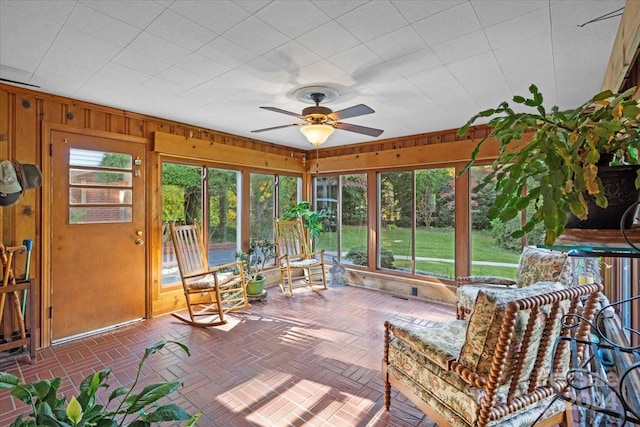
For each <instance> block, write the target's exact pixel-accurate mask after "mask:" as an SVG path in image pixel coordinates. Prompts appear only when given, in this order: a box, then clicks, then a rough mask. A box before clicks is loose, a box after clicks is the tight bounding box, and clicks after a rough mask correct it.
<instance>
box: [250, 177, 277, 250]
mask: <svg viewBox="0 0 640 427" xmlns="http://www.w3.org/2000/svg"><path fill="white" fill-rule="evenodd" d="M273 181H274V175H267V174H261V173H252V174H251V177H250V186H251V199H250V200H251V206H250V208H249V212H250V216H251V238H252V239H256V240H264V239H269V240H271V239H273V218H274V216H275V211H274V205H275V204H274V193H273V189H274V185H273Z"/></svg>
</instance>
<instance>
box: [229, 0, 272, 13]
mask: <svg viewBox="0 0 640 427" xmlns="http://www.w3.org/2000/svg"><path fill="white" fill-rule="evenodd" d="M271 1H272V0H234V1H233V3H234V4H235V5H237V6H239V7H241V8H242V9H244V10H246V11H247V12H249V13H250V14H252V15H253V14H254V13H256V12H257V11H259V10H260V9H262V8H263V7H265V6H266V5H268V4H269V3H271Z"/></svg>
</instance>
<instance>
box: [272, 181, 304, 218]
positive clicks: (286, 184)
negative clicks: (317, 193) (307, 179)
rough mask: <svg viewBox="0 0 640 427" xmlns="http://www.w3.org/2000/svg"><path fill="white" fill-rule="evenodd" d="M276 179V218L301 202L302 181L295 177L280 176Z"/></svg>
mask: <svg viewBox="0 0 640 427" xmlns="http://www.w3.org/2000/svg"><path fill="white" fill-rule="evenodd" d="M277 179H278V181H277V182H278V186H277V188H278V217H280V216H281V215H282V213H283V212H284V211H285V210H286V209H287V208H289V207H291V206H294V205H296V204H297V203H298V201H300V200H301V197H302V195H301V194H300V189H301V188H302V180H301V179H300V178H299V177H297V176H288V175H280V176H278V177H277Z"/></svg>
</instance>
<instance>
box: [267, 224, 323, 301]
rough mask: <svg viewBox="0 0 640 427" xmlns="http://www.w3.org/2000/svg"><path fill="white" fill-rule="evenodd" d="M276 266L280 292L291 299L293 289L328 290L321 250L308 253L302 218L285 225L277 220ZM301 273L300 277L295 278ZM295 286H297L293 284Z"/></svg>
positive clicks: (308, 246) (308, 247)
mask: <svg viewBox="0 0 640 427" xmlns="http://www.w3.org/2000/svg"><path fill="white" fill-rule="evenodd" d="M273 229H274V230H275V234H276V262H277V264H278V267H279V268H280V279H281V280H280V289H281V290H282V293H283V294H284V295H285V296H288V297H290V296H293V289H294V288H295V287H303V286H307V287H309V288H310V289H311V290H312V291H323V290H325V289H327V277H326V271H325V266H324V250H320V251H315V252H313V251H311V243H310V239H309V234H308V232H307V230H306V229H305V227H304V223H303V221H302V218H298V219H296V220H291V221H285V220H279V219H278V218H276V219H275V220H274V227H273ZM296 271H298V272H301V273H302V274H303V276H297V275H295V272H296ZM296 282H297V283H296Z"/></svg>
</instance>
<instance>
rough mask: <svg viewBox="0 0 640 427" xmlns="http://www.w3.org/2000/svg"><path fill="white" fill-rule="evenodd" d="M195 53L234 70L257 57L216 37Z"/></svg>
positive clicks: (224, 39)
mask: <svg viewBox="0 0 640 427" xmlns="http://www.w3.org/2000/svg"><path fill="white" fill-rule="evenodd" d="M197 53H198V54H200V55H202V56H204V57H205V58H209V59H211V60H212V61H216V62H218V63H220V64H222V65H226V66H227V67H230V68H235V67H237V66H239V65H241V64H244V63H245V62H247V61H251V60H252V59H253V58H255V57H257V56H258V55H256V54H255V53H253V52H249V51H248V50H246V49H244V48H242V47H240V46H238V45H237V44H235V43H233V42H232V41H229V40H227V39H226V38H224V37H218V38H216V39H215V40H213V41H212V42H210V43H207V44H206V45H205V46H203V47H202V48H200V49H198V51H197Z"/></svg>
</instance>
